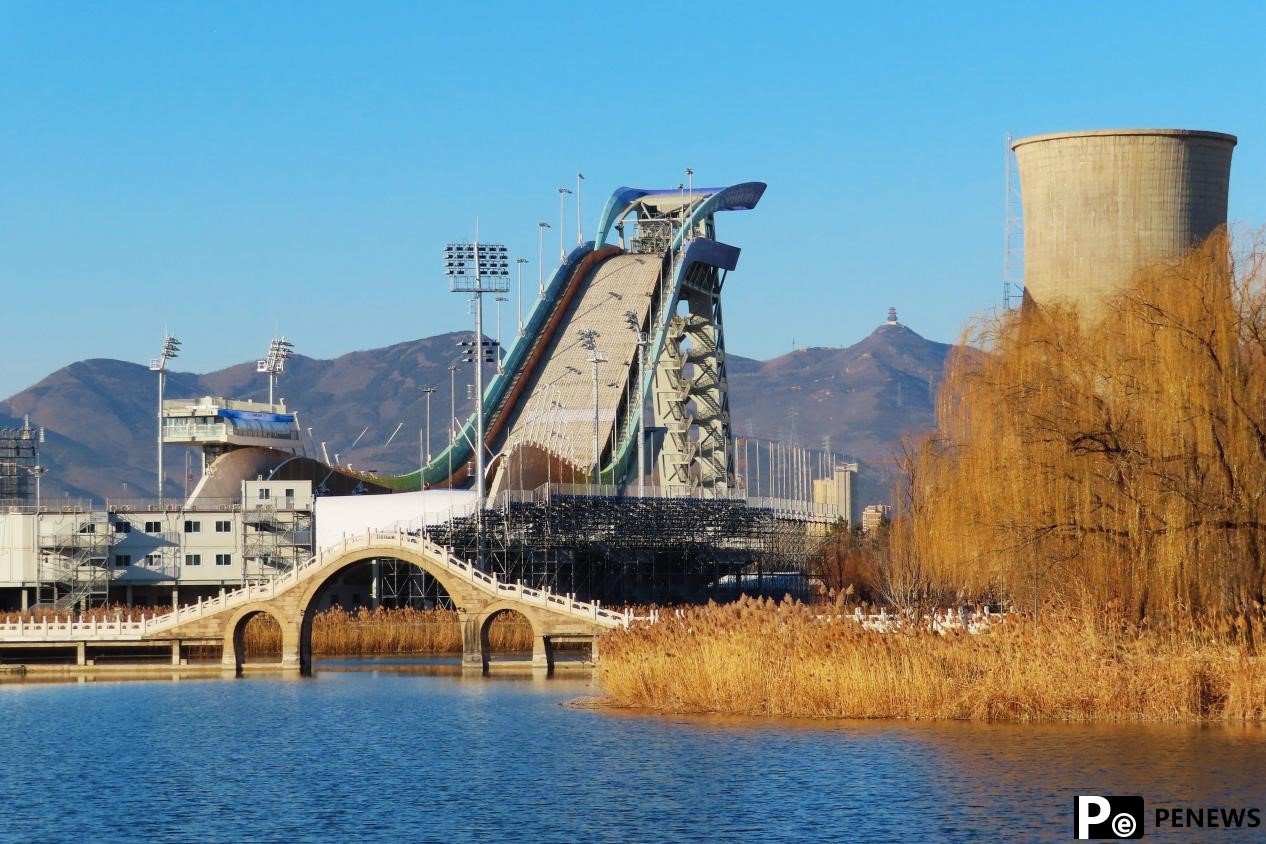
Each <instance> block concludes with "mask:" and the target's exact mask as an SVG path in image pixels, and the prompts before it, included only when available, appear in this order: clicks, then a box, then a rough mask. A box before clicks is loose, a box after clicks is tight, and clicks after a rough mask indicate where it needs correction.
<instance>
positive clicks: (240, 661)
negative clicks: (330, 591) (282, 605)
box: [224, 608, 285, 672]
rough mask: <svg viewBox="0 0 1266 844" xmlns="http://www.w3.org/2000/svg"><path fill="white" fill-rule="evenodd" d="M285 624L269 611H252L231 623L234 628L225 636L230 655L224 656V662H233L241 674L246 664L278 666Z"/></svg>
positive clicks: (282, 656) (261, 609)
mask: <svg viewBox="0 0 1266 844" xmlns="http://www.w3.org/2000/svg"><path fill="white" fill-rule="evenodd" d="M284 638H285V633H284V622H283V621H282V619H280V618H279V617H278V616H276V615H275V614H274V613H273V612H272V610H269V609H265V608H259V609H252V610H250V611H248V612H245V613H243V614H242V615H240V616H239V617H238V618H237V619H236V621H234V622H233V629H232V630H230V631H229V635H228V636H227V637H226V639H227V640H228V641H226V642H225V647H229V646H230V644H231V647H232V653H231V654H226V655H225V657H226V658H225V660H224V661H225V662H226V663H227V662H228V661H229V659H232V660H233V663H234V667H235V668H236V670H237V671H239V672H240V671H241V670H242V667H243V666H244V665H246V664H247V663H250V664H261V665H272V664H276V665H278V666H280V665H281V664H282V662H283V658H284V652H285V651H284V647H283V645H284Z"/></svg>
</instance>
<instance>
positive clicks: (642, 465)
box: [624, 310, 649, 498]
mask: <svg viewBox="0 0 1266 844" xmlns="http://www.w3.org/2000/svg"><path fill="white" fill-rule="evenodd" d="M624 319H625V322H626V323H627V324H628V326H629V330H630V331H632V332H633V334H634V335H635V336H636V337H637V390H636V393H637V496H638V498H641V497H642V496H643V495H644V494H645V492H646V488H645V486H644V483H645V481H644V480H643V476H644V475H645V472H646V461H645V460H643V459H642V447H643V444H644V443H645V442H646V414H645V413H644V412H643V411H644V410H645V409H646V407H645V405H646V402H645V400H644V399H643V397H642V382H643V381H644V380H645V379H646V346H647V344H648V343H649V338H648V337H647V334H646V332H645V331H643V330H642V321H641V320H640V319H638V316H637V313H636V312H635V311H632V310H629V311H625V312H624Z"/></svg>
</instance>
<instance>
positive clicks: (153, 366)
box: [149, 334, 180, 504]
mask: <svg viewBox="0 0 1266 844" xmlns="http://www.w3.org/2000/svg"><path fill="white" fill-rule="evenodd" d="M179 354H180V341H179V340H177V339H176V338H175V337H173V336H171V335H170V334H167V335H165V336H164V337H163V348H162V351H160V352H159V353H158V357H156V358H154V359H153V360H151V361H150V362H149V368H150V370H151V371H153V372H157V373H158V503H159V504H162V503H163V388H164V387H165V386H166V384H167V364H168V362H169V361H171V359H172V358H174V357H176V356H177V355H179Z"/></svg>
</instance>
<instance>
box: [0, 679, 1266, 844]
mask: <svg viewBox="0 0 1266 844" xmlns="http://www.w3.org/2000/svg"><path fill="white" fill-rule="evenodd" d="M173 674H175V676H176V677H177V678H178V681H177V682H148V683H137V682H120V680H121V679H122V678H118V677H114V676H110V677H108V678H92V679H85V681H84V682H82V683H79V682H78V681H77V682H75V683H73V684H67V683H65V682H62V683H57V684H49V683H46V682H27V683H20V684H13V683H10V684H5V685H3V686H0V716H3V718H4V723H5V724H6V727H7V729H8V731H9V739H10V740H9V741H6V742H0V770H4V771H7V772H11V773H10V775H8V776H6V777H0V801H3V802H0V805H4V806H5V807H6V814H7V816H8V825H7V827H6V828H7V829H10V830H16V829H21V830H25V831H27V834H26V835H25V837H28V838H35V839H41V840H70V839H74V838H82V837H83V836H82V833H83V830H86V829H92V830H94V836H93V837H95V838H99V839H102V840H109V839H120V838H122V839H130V840H135V839H138V838H146V839H148V838H156V839H175V840H182V841H184V840H199V841H235V840H249V841H283V840H284V841H301V840H311V839H315V838H344V839H350V838H354V839H356V840H409V841H419V840H421V841H426V840H457V841H467V840H494V839H510V840H524V841H576V840H582V839H583V840H586V841H649V840H655V841H660V840H702V839H708V840H715V841H731V840H762V841H796V842H804V841H806V840H813V841H817V840H850V841H855V840H864V841H907V840H946V841H957V840H993V839H1021V840H1048V841H1057V840H1065V839H1067V838H1068V837H1069V836H1068V833H1069V830H1070V825H1071V807H1072V796H1073V795H1074V794H1075V793H1078V792H1081V793H1088V792H1096V791H1097V792H1099V793H1107V794H1131V793H1137V794H1142V795H1143V796H1144V797H1145V798H1147V799H1148V801H1149V802H1152V803H1156V802H1162V801H1167V800H1168V801H1176V802H1181V803H1188V804H1196V803H1213V804H1217V805H1257V804H1256V803H1255V802H1254V801H1262V802H1266V801H1263V800H1262V798H1261V793H1262V792H1261V788H1260V786H1259V783H1260V782H1262V778H1263V775H1264V774H1266V754H1263V752H1262V751H1263V749H1266V748H1264V745H1263V737H1264V735H1263V730H1262V729H1261V728H1258V727H1230V728H1228V727H1167V726H1110V727H1087V726H1075V725H1069V726H1064V725H1042V726H1025V725H982V724H969V723H890V722H856V721H854V722H819V721H765V720H753V719H736V718H709V717H700V718H681V717H674V718H663V717H654V716H647V715H641V714H633V713H627V712H611V711H605V710H594V709H591V708H585V707H583V706H581V707H577V706H569V705H568V704H569V703H570V702H571V701H574V700H575V699H577V698H583V697H585V696H589V695H593V694H594V693H595V691H596V690H595V689H594V687H593V685H592V681H591V680H590V679H589V677H588V676H587V675H584V674H580V673H570V672H564V673H563V674H562V675H561V676H558V675H556V676H555V677H552V678H546V677H545V676H544V673H543V672H530V671H527V672H494V673H493V674H492V675H491V676H489V677H482V676H480V675H479V674H478V673H477V672H474V673H472V672H463V671H462V668H461V665H460V663H458V662H457V661H456V660H399V659H384V660H372V661H344V660H338V661H329V662H321V663H318V665H317V673H316V675H315V677H313V678H304V679H299V678H297V677H295V675H293V674H289V675H286V674H282V673H280V672H277V673H271V674H264V673H252V674H251V675H249V676H248V677H246V678H244V679H241V680H224V679H221V677H220V675H218V674H213V675H209V676H208V675H203V676H188V675H184V676H182V675H180V674H178V673H176V672H173ZM154 676H155V675H153V674H146V675H144V679H147V680H151V681H152V680H153V679H154ZM162 676H163V677H164V679H165V680H166V679H167V678H168V675H162ZM33 759H38V764H32V760H33ZM12 772H21V773H20V774H13V773H12ZM76 782H92V783H102V784H111V785H112V786H114V787H113V788H111V789H109V793H108V795H107V794H105V793H104V792H102V793H99V794H98V793H95V792H94V794H93V795H91V796H88V797H86V798H83V799H79V798H76V799H69V796H68V788H70V786H69V784H70V783H76ZM76 793H77V794H80V795H81V796H82V794H83V792H76ZM1168 834H1169V835H1171V836H1177V835H1180V833H1175V832H1170V833H1168ZM1197 837H1198V836H1197ZM1186 840H1193V839H1191V838H1188V839H1186ZM1219 840H1226V841H1232V840H1236V841H1239V840H1244V839H1243V836H1242V835H1237V834H1235V833H1227V834H1225V835H1223V836H1221V837H1220V838H1219Z"/></svg>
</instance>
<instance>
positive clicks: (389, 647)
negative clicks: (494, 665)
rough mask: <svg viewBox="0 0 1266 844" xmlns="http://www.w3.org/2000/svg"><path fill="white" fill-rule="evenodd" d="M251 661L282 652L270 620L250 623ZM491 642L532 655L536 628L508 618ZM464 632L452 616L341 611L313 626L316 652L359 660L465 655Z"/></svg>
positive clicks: (495, 627)
mask: <svg viewBox="0 0 1266 844" xmlns="http://www.w3.org/2000/svg"><path fill="white" fill-rule="evenodd" d="M244 635H245V639H246V653H247V655H248V656H259V655H264V654H272V653H280V652H281V628H280V627H278V626H277V622H276V621H274V620H273V619H272V618H271V617H269V616H265V615H257V616H255V617H254V618H252V619H250V620H249V621H247V622H246V630H245V634H244ZM488 642H489V645H490V646H491V647H492V649H493V650H495V651H530V650H532V627H531V625H529V624H528V622H527V620H526V619H524V618H522V617H520V616H516V615H510V614H508V613H504V614H502V615H498V616H496V617H495V618H493V620H492V626H491V627H489V629H488ZM461 651H462V629H461V625H460V623H459V622H458V618H457V613H456V612H455V611H453V610H417V609H411V608H409V607H402V608H400V609H377V610H369V609H366V608H364V607H360V608H359V609H357V610H356V611H355V612H349V611H347V610H344V609H342V608H339V607H335V608H333V609H328V610H325V611H323V612H320V613H317V615H316V617H315V618H313V620H312V652H313V653H316V654H325V655H330V656H334V655H337V656H355V655H359V654H448V653H461Z"/></svg>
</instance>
